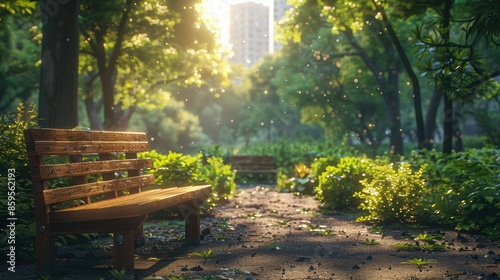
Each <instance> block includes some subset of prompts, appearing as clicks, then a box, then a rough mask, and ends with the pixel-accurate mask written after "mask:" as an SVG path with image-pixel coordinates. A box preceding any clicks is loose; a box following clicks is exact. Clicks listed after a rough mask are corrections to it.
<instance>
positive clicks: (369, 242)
mask: <svg viewBox="0 0 500 280" xmlns="http://www.w3.org/2000/svg"><path fill="white" fill-rule="evenodd" d="M363 244H365V245H370V246H373V245H380V242H379V241H376V240H375V239H371V240H370V239H368V238H366V239H365V241H363Z"/></svg>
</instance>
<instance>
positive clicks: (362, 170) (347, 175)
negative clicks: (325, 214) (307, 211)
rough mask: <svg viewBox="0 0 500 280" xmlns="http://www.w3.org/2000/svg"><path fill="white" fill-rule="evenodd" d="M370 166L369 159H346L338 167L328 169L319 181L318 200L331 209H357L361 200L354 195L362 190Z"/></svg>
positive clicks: (370, 161)
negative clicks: (362, 182) (362, 181)
mask: <svg viewBox="0 0 500 280" xmlns="http://www.w3.org/2000/svg"><path fill="white" fill-rule="evenodd" d="M320 162H323V161H320ZM370 164H372V160H370V159H368V158H360V157H344V158H341V159H340V160H339V162H338V164H337V165H334V166H328V167H326V169H325V171H324V172H323V173H322V174H321V176H320V177H319V180H318V181H319V184H318V187H317V188H316V198H317V199H318V200H319V201H320V202H322V203H324V204H325V207H327V208H330V209H335V210H346V209H351V210H352V209H356V208H357V207H358V206H359V204H360V203H361V200H360V199H359V198H356V197H353V194H354V193H355V192H359V191H361V190H362V188H363V186H362V184H361V180H364V179H365V178H366V173H367V169H368V167H369V166H370Z"/></svg>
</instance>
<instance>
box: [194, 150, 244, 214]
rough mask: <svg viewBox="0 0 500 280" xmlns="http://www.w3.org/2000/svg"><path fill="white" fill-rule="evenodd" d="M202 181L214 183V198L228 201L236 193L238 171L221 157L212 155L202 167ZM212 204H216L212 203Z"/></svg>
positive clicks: (214, 199) (215, 200)
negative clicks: (235, 180)
mask: <svg viewBox="0 0 500 280" xmlns="http://www.w3.org/2000/svg"><path fill="white" fill-rule="evenodd" d="M201 174H202V181H204V182H206V183H209V184H211V185H212V196H213V198H212V200H213V201H214V202H217V201H226V200H227V199H229V198H230V197H231V196H233V195H234V192H235V191H236V183H235V182H234V179H235V177H236V173H235V172H234V170H233V169H232V168H231V166H230V165H227V164H225V163H224V159H223V158H221V157H210V158H208V159H207V161H206V164H205V165H204V166H203V168H202V172H201ZM212 206H215V204H214V203H212Z"/></svg>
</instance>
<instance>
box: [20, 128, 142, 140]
mask: <svg viewBox="0 0 500 280" xmlns="http://www.w3.org/2000/svg"><path fill="white" fill-rule="evenodd" d="M27 134H29V137H27V138H29V139H26V141H27V142H33V141H35V140H36V141H76V142H79V141H86V140H87V141H92V140H95V139H99V140H100V141H119V142H122V141H147V139H146V134H145V133H143V132H118V131H94V130H69V129H53V128H32V129H28V130H27Z"/></svg>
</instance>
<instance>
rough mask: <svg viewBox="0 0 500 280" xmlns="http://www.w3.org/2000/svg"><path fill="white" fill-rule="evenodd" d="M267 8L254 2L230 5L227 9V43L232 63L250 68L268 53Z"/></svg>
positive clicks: (269, 42)
mask: <svg viewBox="0 0 500 280" xmlns="http://www.w3.org/2000/svg"><path fill="white" fill-rule="evenodd" d="M269 11H270V10H269V6H265V5H262V4H258V3H254V2H245V3H237V4H232V5H231V6H230V9H229V17H230V20H229V24H230V25H229V42H230V43H231V44H232V45H233V52H234V57H233V62H235V63H241V64H244V65H245V66H247V67H250V66H251V65H252V64H254V63H255V62H257V61H258V60H259V59H261V58H262V57H264V55H265V54H266V53H268V52H270V50H271V48H270V46H271V36H270V29H269V27H270V25H269V21H270V20H269Z"/></svg>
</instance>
